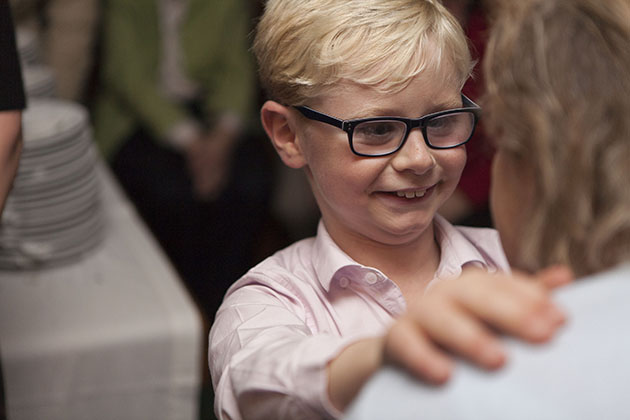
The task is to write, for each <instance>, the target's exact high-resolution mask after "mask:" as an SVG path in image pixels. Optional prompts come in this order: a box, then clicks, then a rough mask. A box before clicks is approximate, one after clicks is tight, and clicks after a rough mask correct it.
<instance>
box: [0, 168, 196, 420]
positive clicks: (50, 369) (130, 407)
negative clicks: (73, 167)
mask: <svg viewBox="0 0 630 420" xmlns="http://www.w3.org/2000/svg"><path fill="white" fill-rule="evenodd" d="M99 172H100V173H101V174H102V178H103V202H104V207H105V214H106V218H107V235H106V239H105V241H104V243H103V244H102V245H101V246H100V247H99V248H98V249H96V250H94V251H92V252H90V253H89V254H87V255H86V256H84V257H83V258H82V259H81V260H79V261H77V262H74V263H70V264H67V265H64V266H59V267H55V268H48V269H43V270H36V271H34V270H31V271H21V272H20V271H15V272H10V271H0V352H1V356H2V369H3V372H4V378H5V393H6V405H7V414H8V418H9V420H21V419H25V420H26V419H28V420H37V419H47V420H51V419H52V420H55V419H63V420H72V419H90V420H95V419H116V420H125V419H151V420H159V419H165V420H166V419H168V420H173V419H189V420H190V419H195V418H196V417H197V411H198V401H199V394H198V393H199V388H200V384H201V361H202V357H205V356H204V355H202V354H201V351H202V348H203V344H202V340H203V339H204V338H202V334H203V331H202V324H201V317H200V315H199V313H198V311H197V309H196V307H195V306H194V305H193V302H192V300H191V299H190V297H189V296H188V294H187V293H186V291H185V289H184V287H183V285H182V283H181V281H180V279H179V278H178V277H177V275H176V273H175V271H174V270H173V268H172V267H171V266H170V264H169V263H168V262H167V260H166V258H165V256H164V255H163V253H162V251H161V250H160V249H159V248H158V246H157V244H156V242H155V241H154V239H153V238H152V236H151V235H150V234H149V233H148V231H147V229H146V228H145V226H144V225H143V224H142V223H141V222H140V220H139V218H138V216H137V215H136V213H135V210H134V209H133V207H132V206H131V205H130V204H129V202H128V201H127V199H126V198H124V196H123V195H122V194H121V192H120V190H119V189H118V186H117V185H116V183H115V182H114V181H113V179H112V177H111V175H110V174H109V172H108V171H107V170H106V169H105V168H102V167H101V168H100V169H99Z"/></svg>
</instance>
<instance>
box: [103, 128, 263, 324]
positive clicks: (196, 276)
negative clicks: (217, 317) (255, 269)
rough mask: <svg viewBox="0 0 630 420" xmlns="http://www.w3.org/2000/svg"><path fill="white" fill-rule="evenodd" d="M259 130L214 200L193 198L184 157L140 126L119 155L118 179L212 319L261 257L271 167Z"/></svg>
mask: <svg viewBox="0 0 630 420" xmlns="http://www.w3.org/2000/svg"><path fill="white" fill-rule="evenodd" d="M263 141H264V140H263V139H261V138H258V137H256V136H253V137H251V138H249V139H246V140H244V141H243V142H241V145H240V147H239V148H237V149H236V150H235V154H236V155H237V156H238V159H234V163H233V168H232V173H231V174H230V177H229V179H230V181H229V182H230V183H229V185H228V186H227V188H226V189H225V191H224V193H223V194H222V195H221V196H220V197H219V198H218V199H216V200H213V201H210V202H203V201H199V200H198V199H196V198H195V197H194V196H193V192H192V184H191V180H190V176H189V175H188V172H187V169H186V161H185V158H184V157H183V156H182V155H181V154H179V153H176V152H174V151H172V150H171V149H168V148H166V147H165V146H163V145H161V144H159V143H158V142H156V141H154V140H153V138H152V137H151V136H150V135H149V134H147V132H145V131H142V130H138V131H136V133H134V135H132V136H131V137H130V138H129V139H127V140H126V141H124V142H123V146H122V147H121V148H120V150H119V151H118V152H117V153H116V154H115V155H114V156H113V158H112V160H111V167H112V170H113V171H114V173H115V174H116V176H117V177H118V181H119V183H120V184H121V185H122V186H123V188H124V189H125V190H126V192H127V194H128V195H129V197H130V198H132V199H133V202H134V204H135V205H136V208H137V210H138V212H139V213H140V215H141V216H142V218H143V219H144V221H145V222H146V223H147V225H148V226H149V228H150V229H151V230H152V231H153V234H154V235H155V237H156V238H157V240H158V241H159V242H160V244H161V245H162V247H163V249H164V250H165V252H166V253H167V254H168V256H169V257H170V259H171V261H172V262H173V265H174V266H175V268H176V269H177V270H178V271H179V273H180V275H181V276H182V278H183V279H184V282H185V284H186V285H187V287H188V288H189V290H190V292H191V294H192V296H193V297H194V299H195V300H196V301H197V303H198V305H199V306H200V308H201V309H202V311H203V312H204V315H205V316H206V319H208V320H209V321H212V319H213V318H214V313H215V312H216V310H217V308H218V307H219V304H220V303H221V300H222V299H223V295H224V293H225V291H226V290H227V288H228V287H229V285H230V284H231V283H232V282H234V281H236V280H237V279H238V278H239V277H241V276H242V275H243V274H244V273H245V271H246V270H247V269H248V268H250V267H251V266H252V265H253V264H254V263H255V262H257V261H254V256H255V252H256V249H255V247H256V245H257V243H258V241H260V238H259V237H258V235H259V234H260V232H261V226H262V224H263V223H264V221H265V218H266V217H267V216H268V214H267V209H268V207H269V206H268V200H269V196H270V189H271V182H272V178H271V173H270V171H269V167H268V163H267V162H266V160H265V157H264V153H261V152H260V151H261V149H262V148H263V145H264V144H265V143H262V142H263Z"/></svg>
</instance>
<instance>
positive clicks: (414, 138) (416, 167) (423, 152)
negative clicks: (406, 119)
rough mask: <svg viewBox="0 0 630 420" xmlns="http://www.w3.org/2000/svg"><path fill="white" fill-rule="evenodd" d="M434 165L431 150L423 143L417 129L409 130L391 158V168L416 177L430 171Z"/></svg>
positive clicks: (422, 137)
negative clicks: (401, 145)
mask: <svg viewBox="0 0 630 420" xmlns="http://www.w3.org/2000/svg"><path fill="white" fill-rule="evenodd" d="M436 164H437V163H436V161H435V156H434V155H433V150H432V149H431V148H429V146H427V144H426V143H425V141H424V136H423V135H422V131H421V130H420V129H419V128H415V129H413V130H411V132H410V133H409V137H408V138H407V141H406V142H405V144H404V145H403V147H402V148H401V149H400V150H399V151H398V152H396V153H395V154H394V156H393V158H392V166H393V167H394V169H396V170H397V171H399V172H404V171H413V172H414V173H416V174H418V175H422V174H424V173H426V172H428V171H430V170H431V169H433V168H434V167H435V165H436Z"/></svg>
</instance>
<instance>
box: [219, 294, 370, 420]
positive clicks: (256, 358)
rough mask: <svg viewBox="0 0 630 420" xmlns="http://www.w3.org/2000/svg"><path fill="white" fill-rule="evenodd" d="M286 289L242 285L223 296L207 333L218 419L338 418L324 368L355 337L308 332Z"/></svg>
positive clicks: (302, 311) (303, 316) (302, 314)
mask: <svg viewBox="0 0 630 420" xmlns="http://www.w3.org/2000/svg"><path fill="white" fill-rule="evenodd" d="M306 318H307V317H306V313H305V308H304V307H303V306H302V305H301V304H300V303H299V301H298V300H296V299H294V297H292V296H291V294H290V293H289V290H288V289H283V288H282V287H277V288H272V287H269V286H263V285H260V284H256V285H248V286H245V287H242V288H240V289H238V290H236V291H235V292H234V293H232V294H231V295H228V297H227V298H226V300H225V301H224V304H223V306H222V308H221V309H220V310H219V312H218V313H217V318H216V319H215V323H214V325H213V327H212V331H211V333H210V346H209V350H210V351H209V363H210V370H211V374H212V381H213V386H214V388H215V411H216V412H217V414H218V415H219V418H233V419H238V418H247V419H270V418H274V419H294V418H300V419H310V418H317V419H321V418H339V417H340V416H341V415H342V414H341V413H340V412H339V411H338V410H336V409H335V408H334V407H333V406H332V404H331V403H330V401H329V399H328V392H327V386H328V381H327V377H326V366H327V364H328V362H329V361H330V360H332V359H333V358H334V357H335V356H336V355H337V354H338V353H339V352H340V351H341V350H342V349H343V348H345V347H346V346H347V345H348V344H350V343H351V342H353V341H355V340H356V339H358V337H343V338H342V337H339V336H336V335H333V334H316V333H313V331H312V329H311V328H310V327H309V326H308V322H307V320H306Z"/></svg>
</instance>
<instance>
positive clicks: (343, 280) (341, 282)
mask: <svg viewBox="0 0 630 420" xmlns="http://www.w3.org/2000/svg"><path fill="white" fill-rule="evenodd" d="M349 284H350V280H348V277H342V278H340V279H339V287H341V288H343V289H345V288H346V287H348V285H349Z"/></svg>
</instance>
